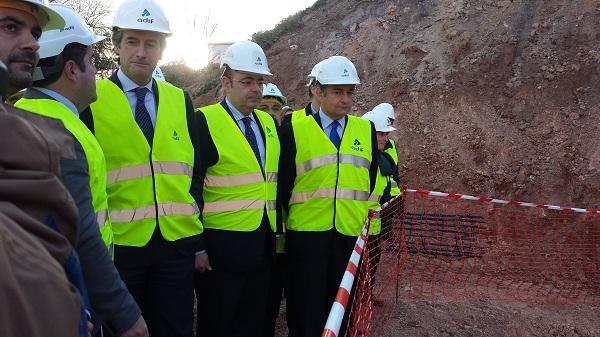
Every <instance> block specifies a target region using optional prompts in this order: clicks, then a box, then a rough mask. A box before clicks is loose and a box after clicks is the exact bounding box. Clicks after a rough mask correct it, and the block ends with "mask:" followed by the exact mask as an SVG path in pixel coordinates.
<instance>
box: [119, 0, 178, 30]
mask: <svg viewBox="0 0 600 337" xmlns="http://www.w3.org/2000/svg"><path fill="white" fill-rule="evenodd" d="M112 27H113V28H118V29H121V30H124V29H135V30H145V31H151V32H157V33H162V34H166V35H171V28H170V26H169V20H168V19H167V16H166V15H165V12H164V11H163V9H162V8H161V7H160V6H159V5H158V4H157V3H156V1H154V0H125V1H123V3H122V4H121V6H119V8H118V9H117V12H116V13H115V18H114V20H113V23H112Z"/></svg>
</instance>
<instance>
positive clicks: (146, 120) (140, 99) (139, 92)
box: [133, 87, 154, 147]
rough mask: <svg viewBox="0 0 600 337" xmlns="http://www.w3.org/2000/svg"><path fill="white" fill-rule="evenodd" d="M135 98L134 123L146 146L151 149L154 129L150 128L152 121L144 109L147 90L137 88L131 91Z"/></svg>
mask: <svg viewBox="0 0 600 337" xmlns="http://www.w3.org/2000/svg"><path fill="white" fill-rule="evenodd" d="M133 91H134V92H135V95H136V96H137V101H136V103H135V121H136V122H137V124H138V126H139V127H140V130H142V133H143V134H144V136H145V137H146V140H148V144H150V147H152V140H153V139H154V127H153V126H152V119H150V113H149V112H148V109H146V93H147V92H148V88H145V87H138V88H135V89H133Z"/></svg>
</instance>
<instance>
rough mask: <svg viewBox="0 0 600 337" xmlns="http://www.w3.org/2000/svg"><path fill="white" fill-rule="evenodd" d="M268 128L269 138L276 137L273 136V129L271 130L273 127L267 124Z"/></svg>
mask: <svg viewBox="0 0 600 337" xmlns="http://www.w3.org/2000/svg"><path fill="white" fill-rule="evenodd" d="M266 129H267V137H269V138H275V136H273V131H271V128H269V127H268V126H267V127H266Z"/></svg>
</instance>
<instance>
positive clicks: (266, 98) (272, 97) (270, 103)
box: [258, 83, 287, 125]
mask: <svg viewBox="0 0 600 337" xmlns="http://www.w3.org/2000/svg"><path fill="white" fill-rule="evenodd" d="M286 102H287V98H285V96H283V94H282V93H281V90H279V88H278V87H277V86H276V85H275V84H273V83H267V84H265V85H264V86H263V91H262V100H261V101H260V105H259V106H258V109H259V110H261V111H264V112H266V113H268V114H269V115H271V116H273V118H275V120H276V121H277V125H280V124H281V120H282V119H283V111H282V108H283V106H284V105H285V103H286Z"/></svg>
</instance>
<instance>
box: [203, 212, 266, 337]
mask: <svg viewBox="0 0 600 337" xmlns="http://www.w3.org/2000/svg"><path fill="white" fill-rule="evenodd" d="M269 226H270V225H269V224H268V219H267V217H266V214H265V215H264V217H263V219H262V221H261V224H260V226H259V228H257V229H256V230H255V231H251V232H235V231H224V230H216V229H210V228H208V229H205V231H204V243H205V246H206V250H207V252H208V258H209V259H210V264H211V267H212V269H213V270H212V271H206V272H204V273H196V281H195V288H196V299H197V302H198V309H197V316H196V317H197V328H196V336H197V337H242V336H244V337H257V336H260V337H262V336H263V331H264V322H265V313H266V310H267V298H268V293H269V284H270V273H271V265H272V263H273V251H274V250H273V247H274V235H273V232H272V231H271V229H270V228H269Z"/></svg>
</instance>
